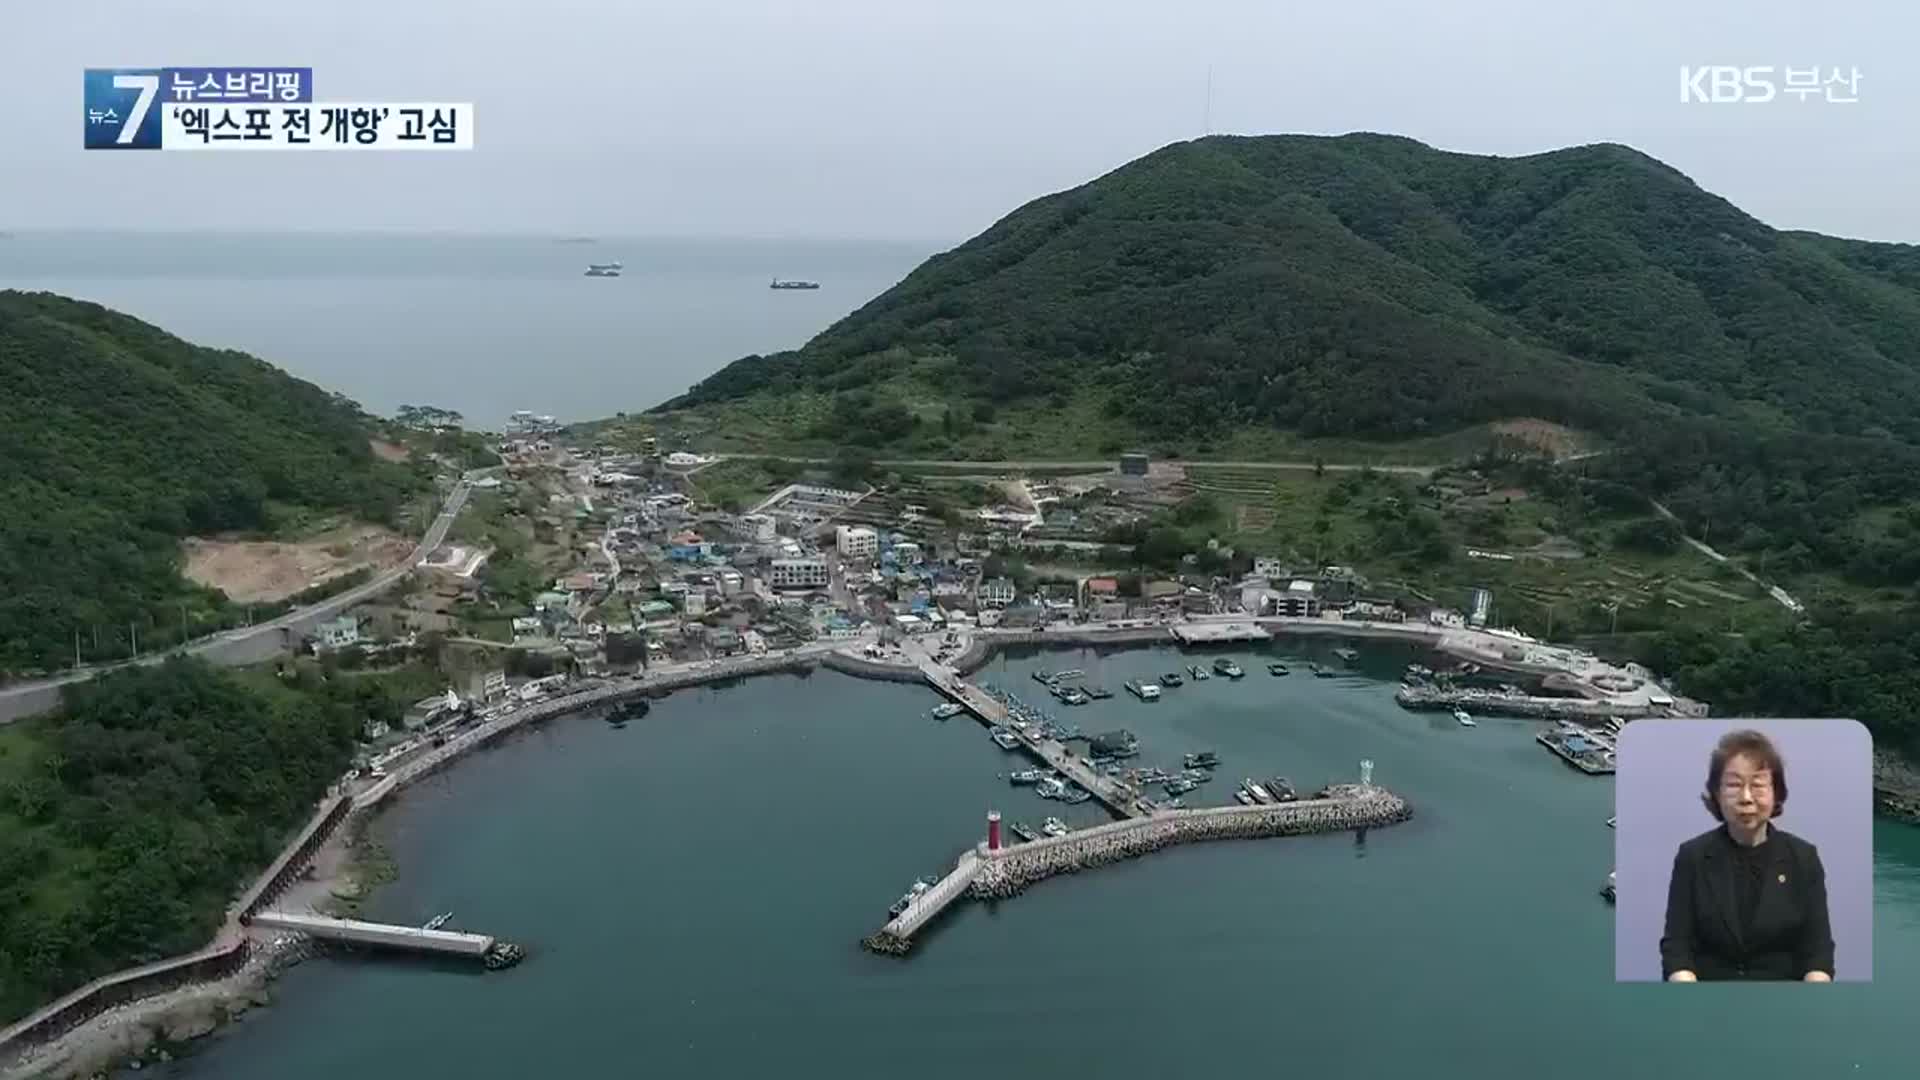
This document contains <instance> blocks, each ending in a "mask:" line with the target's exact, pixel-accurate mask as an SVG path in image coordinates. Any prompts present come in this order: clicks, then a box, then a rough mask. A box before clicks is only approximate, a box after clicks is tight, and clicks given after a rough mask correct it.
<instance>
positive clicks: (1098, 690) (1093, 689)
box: [1080, 686, 1113, 701]
mask: <svg viewBox="0 0 1920 1080" xmlns="http://www.w3.org/2000/svg"><path fill="white" fill-rule="evenodd" d="M1080 692H1081V693H1083V694H1085V695H1087V696H1088V697H1090V698H1092V699H1094V700H1095V701H1104V700H1106V699H1107V698H1110V697H1112V696H1113V691H1111V690H1109V689H1107V688H1106V687H1104V686H1083V687H1081V688H1080Z"/></svg>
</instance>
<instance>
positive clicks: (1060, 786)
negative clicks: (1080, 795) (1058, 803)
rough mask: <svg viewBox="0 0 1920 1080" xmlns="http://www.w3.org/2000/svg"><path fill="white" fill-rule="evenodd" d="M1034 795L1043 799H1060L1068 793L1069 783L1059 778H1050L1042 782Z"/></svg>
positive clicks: (1034, 791) (1035, 789) (1034, 790)
mask: <svg viewBox="0 0 1920 1080" xmlns="http://www.w3.org/2000/svg"><path fill="white" fill-rule="evenodd" d="M1033 793H1034V794H1035V795H1038V796H1040V797H1041V798H1043V799H1058V798H1060V797H1061V796H1062V795H1065V794H1066V793H1067V782H1066V781H1065V780H1062V779H1060V778H1059V777H1057V776H1049V777H1046V778H1044V779H1042V780H1041V781H1040V783H1039V786H1037V787H1035V788H1034V789H1033Z"/></svg>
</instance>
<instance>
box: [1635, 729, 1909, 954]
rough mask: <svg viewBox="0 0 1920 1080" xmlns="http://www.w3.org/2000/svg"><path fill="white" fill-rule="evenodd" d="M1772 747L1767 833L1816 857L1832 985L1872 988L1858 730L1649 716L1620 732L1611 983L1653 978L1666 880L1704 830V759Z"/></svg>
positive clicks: (1863, 759)
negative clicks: (1778, 776)
mask: <svg viewBox="0 0 1920 1080" xmlns="http://www.w3.org/2000/svg"><path fill="white" fill-rule="evenodd" d="M1742 729H1751V730H1754V731H1758V732H1760V733H1761V734H1763V735H1765V736H1767V737H1768V738H1769V739H1772V740H1773V744H1774V746H1775V747H1776V748H1777V749H1778V750H1779V751H1780V756H1781V757H1782V758H1783V759H1785V763H1786V772H1787V788H1788V791H1787V803H1786V809H1785V810H1784V811H1783V812H1782V813H1781V815H1780V816H1779V817H1777V818H1775V819H1773V820H1774V824H1775V825H1777V826H1779V827H1780V828H1782V829H1785V830H1786V831H1788V832H1790V833H1793V834H1794V835H1795V836H1798V837H1800V838H1801V839H1803V840H1806V841H1808V842H1809V843H1811V844H1813V845H1814V846H1815V847H1817V848H1819V849H1820V862H1821V864H1822V865H1823V866H1824V867H1825V868H1826V872H1827V914H1828V918H1829V920H1830V921H1831V922H1832V924H1833V965H1834V969H1835V970H1834V975H1833V977H1834V979H1835V981H1838V982H1866V981H1869V980H1871V979H1872V978H1873V737H1872V736H1871V735H1869V734H1867V729H1866V728H1865V727H1863V726H1861V724H1860V723H1859V721H1856V720H1844V719H1818V720H1789V719H1759V718H1754V719H1740V718H1731V719H1725V718H1713V719H1688V718H1664V717H1663V718H1648V719H1644V720H1635V721H1633V722H1632V723H1629V724H1628V725H1627V726H1626V728H1625V730H1623V731H1622V732H1621V733H1620V746H1619V771H1618V773H1616V774H1615V777H1614V781H1615V787H1614V806H1615V812H1616V815H1617V821H1616V822H1615V826H1616V827H1615V830H1614V832H1615V835H1614V873H1615V874H1616V875H1617V880H1616V886H1617V893H1618V902H1617V904H1616V910H1615V912H1614V930H1613V974H1614V978H1615V979H1617V980H1620V981H1622V982H1642V981H1651V982H1658V981H1659V980H1660V934H1661V930H1662V927H1663V924H1664V923H1665V921H1666V911H1667V879H1668V878H1669V877H1671V876H1672V873H1673V854H1674V850H1675V849H1676V848H1678V847H1679V846H1680V845H1681V844H1682V843H1683V842H1685V841H1687V840H1689V839H1691V838H1693V837H1695V836H1698V835H1700V834H1701V833H1703V832H1706V831H1707V830H1708V829H1711V828H1714V827H1715V826H1716V824H1717V823H1716V822H1715V821H1714V819H1713V817H1712V815H1710V814H1708V813H1707V809H1706V807H1704V806H1702V805H1701V804H1700V795H1701V793H1702V792H1704V791H1705V790H1706V783H1707V758H1708V756H1709V755H1710V754H1711V753H1712V752H1713V745H1714V743H1716V742H1718V741H1719V740H1720V737H1721V736H1722V735H1725V734H1726V733H1727V732H1729V731H1738V730H1742Z"/></svg>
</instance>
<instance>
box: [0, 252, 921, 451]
mask: <svg viewBox="0 0 1920 1080" xmlns="http://www.w3.org/2000/svg"><path fill="white" fill-rule="evenodd" d="M936 250H938V248H937V246H936V245H933V244H914V243H890V242H874V241H844V242H842V241H830V240H751V239H698V238H693V239H688V238H677V239H676V238H646V237H628V238H617V237H569V236H555V237H528V236H521V237H511V236H468V235H436V234H411V235H409V234H383V233H364V234H355V233H205V232H202V233H179V234H168V233H161V232H104V231H103V232H86V231H61V232H55V231H24V232H15V233H12V234H10V235H0V289H25V290H30V291H40V290H44V291H49V292H55V293H60V294H62V295H65V296H70V297H74V298H76V299H81V300H91V301H94V302H97V303H100V304H105V305H107V306H108V307H112V308H115V309H118V310H120V311H124V312H126V313H128V314H130V315H134V316H136V317H138V318H141V319H144V320H146V321H147V322H150V323H153V324H154V325H156V326H159V327H160V328H161V329H163V330H167V331H169V332H171V333H173V334H175V335H176V336H179V337H181V338H184V339H186V340H188V341H191V342H194V343H196V344H200V345H208V346H213V347H217V348H227V349H239V350H242V351H244V352H249V353H252V354H254V355H255V356H258V357H260V358H261V359H263V360H266V361H268V362H269V363H272V364H274V365H276V366H278V367H280V368H282V369H284V370H286V371H288V372H290V373H292V374H293V375H296V376H298V377H300V378H302V379H306V380H308V381H310V382H314V383H317V384H319V385H321V386H324V387H326V388H327V389H329V390H333V391H337V392H339V393H343V394H345V395H347V396H348V397H350V398H352V399H354V400H355V401H357V402H359V403H360V404H361V406H363V407H364V408H366V409H368V410H369V411H371V412H374V413H377V414H379V415H383V416H387V415H392V414H393V413H394V412H395V411H396V410H397V409H398V408H399V407H400V406H401V405H435V406H438V407H440V408H444V409H452V410H455V411H457V412H459V413H460V414H461V415H462V416H463V417H464V418H465V421H466V423H467V425H468V426H469V427H473V428H476V429H488V430H499V429H500V428H502V427H503V426H504V425H505V423H506V419H507V417H508V416H509V415H511V414H512V413H514V412H515V411H518V410H522V409H525V410H529V411H532V412H535V413H544V414H550V415H552V416H555V417H557V418H559V419H561V420H563V421H574V420H593V419H599V418H603V417H607V416H612V415H614V414H616V413H620V412H640V411H642V410H645V409H648V408H651V407H652V406H654V405H657V404H660V403H661V402H663V401H666V400H668V399H670V398H672V397H673V396H675V395H677V394H680V393H683V392H685V391H686V390H687V389H688V388H689V387H690V386H692V385H693V384H694V383H696V382H698V381H699V380H701V379H703V378H705V377H706V376H708V375H710V374H712V373H713V372H715V371H718V370H719V369H720V368H722V367H724V366H726V365H727V364H728V363H731V362H732V361H734V360H737V359H739V358H741V357H743V356H747V355H749V354H754V353H761V354H764V353H769V352H776V351H779V350H782V349H791V348H797V347H798V346H800V345H802V344H804V343H805V342H806V341H807V340H808V339H809V338H811V337H812V336H813V335H815V334H817V333H819V332H820V331H821V330H824V329H826V328H827V327H828V326H830V325H832V324H833V323H834V322H835V321H837V320H838V319H840V318H842V317H844V316H846V315H848V314H850V313H852V312H853V311H854V310H855V309H857V308H858V307H860V306H861V305H862V304H864V303H866V302H867V301H868V300H871V299H872V298H873V297H875V296H877V295H879V294H880V293H881V292H883V291H885V290H886V289H887V288H889V287H890V286H892V285H893V284H894V283H896V282H898V281H899V280H900V279H901V278H903V277H905V276H906V275H907V273H908V272H909V271H911V270H912V269H913V268H914V267H915V266H917V265H918V264H919V263H921V262H922V261H924V260H925V259H926V258H927V257H928V256H930V255H932V254H934V253H935V251H936ZM611 262H619V263H621V264H623V266H624V269H623V271H622V274H621V276H620V277H617V278H616V277H587V276H585V273H586V267H587V264H589V263H611ZM776 277H778V278H804V279H807V280H811V281H817V282H818V283H819V284H820V288H818V289H807V290H785V289H778V290H777V289H771V288H769V287H768V286H769V284H770V283H771V282H772V280H773V279H774V278H776Z"/></svg>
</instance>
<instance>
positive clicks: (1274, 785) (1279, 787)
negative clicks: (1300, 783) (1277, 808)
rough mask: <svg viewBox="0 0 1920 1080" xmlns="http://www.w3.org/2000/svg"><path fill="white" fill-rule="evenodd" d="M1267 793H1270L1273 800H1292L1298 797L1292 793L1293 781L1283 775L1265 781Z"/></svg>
mask: <svg viewBox="0 0 1920 1080" xmlns="http://www.w3.org/2000/svg"><path fill="white" fill-rule="evenodd" d="M1267 794H1269V795H1272V796H1273V798H1274V801H1275V802H1292V801H1294V800H1295V799H1297V798H1299V796H1298V795H1297V794H1295V793H1294V790H1293V781H1291V780H1289V779H1287V778H1286V777H1284V776H1276V777H1274V778H1273V779H1271V780H1269V781H1267Z"/></svg>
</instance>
